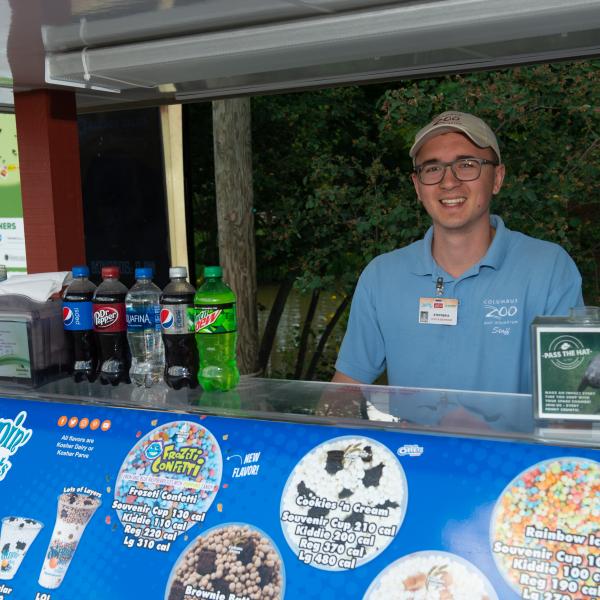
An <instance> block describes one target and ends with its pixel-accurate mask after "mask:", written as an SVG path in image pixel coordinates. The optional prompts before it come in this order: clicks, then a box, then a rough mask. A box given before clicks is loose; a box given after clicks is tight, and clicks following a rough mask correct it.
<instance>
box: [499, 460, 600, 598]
mask: <svg viewBox="0 0 600 600" xmlns="http://www.w3.org/2000/svg"><path fill="white" fill-rule="evenodd" d="M490 537H491V545H492V548H491V549H492V554H493V555H494V558H495V560H496V564H497V566H498V569H499V570H500V572H501V573H502V575H503V576H504V578H505V579H506V581H507V582H508V584H509V585H510V586H511V587H512V588H513V589H514V590H515V592H517V594H519V596H520V597H521V598H527V599H531V600H536V599H540V600H544V599H545V598H551V599H554V598H559V599H560V600H579V599H581V598H597V597H600V464H598V463H597V462H595V461H593V460H589V459H585V458H579V457H562V458H555V459H551V460H547V461H543V462H540V463H537V464H536V465H533V466H532V467H530V468H529V469H527V470H526V471H524V472H523V473H521V474H520V475H518V476H517V477H516V478H515V479H514V480H513V481H512V482H511V483H510V484H509V485H508V486H507V487H506V489H505V490H504V492H503V493H502V495H501V496H500V498H499V499H498V502H497V504H496V507H495V509H494V513H493V515H492V523H491V531H490Z"/></svg>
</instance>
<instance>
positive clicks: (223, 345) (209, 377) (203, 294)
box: [194, 267, 240, 392]
mask: <svg viewBox="0 0 600 600" xmlns="http://www.w3.org/2000/svg"><path fill="white" fill-rule="evenodd" d="M222 276H223V271H222V270H221V267H205V268H204V283H203V284H202V285H201V286H200V287H199V288H198V290H197V291H196V295H195V296H194V331H195V332H196V345H197V346H198V354H199V358H200V368H199V369H198V381H199V382H200V385H201V386H202V389H203V390H205V391H207V392H212V391H221V392H224V391H227V390H231V389H233V388H234V387H235V386H236V385H237V384H238V381H239V380H240V373H239V371H238V368H237V364H236V342H237V321H236V316H235V294H234V293H233V292H232V291H231V289H230V288H229V287H228V286H227V285H226V284H225V283H223V280H222Z"/></svg>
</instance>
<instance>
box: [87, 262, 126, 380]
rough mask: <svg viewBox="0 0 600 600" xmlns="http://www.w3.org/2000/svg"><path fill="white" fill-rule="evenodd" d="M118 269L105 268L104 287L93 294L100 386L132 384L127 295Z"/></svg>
mask: <svg viewBox="0 0 600 600" xmlns="http://www.w3.org/2000/svg"><path fill="white" fill-rule="evenodd" d="M119 276H120V271H119V267H102V283H101V284H100V285H99V286H98V287H97V288H96V291H95V292H94V298H93V304H92V314H93V319H94V333H95V335H96V340H97V344H98V377H99V379H100V383H102V384H107V383H110V384H111V385H117V384H118V383H120V382H121V381H122V382H124V383H129V367H130V365H131V357H130V353H129V346H128V344H127V320H126V316H125V295H126V294H127V288H126V287H125V286H124V285H123V284H122V283H121V282H120V281H119Z"/></svg>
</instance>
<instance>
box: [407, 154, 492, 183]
mask: <svg viewBox="0 0 600 600" xmlns="http://www.w3.org/2000/svg"><path fill="white" fill-rule="evenodd" d="M499 164H500V163H498V162H496V161H493V160H487V159H485V158H459V159H457V160H453V161H452V162H447V163H444V162H431V163H426V164H424V165H419V166H418V167H415V173H416V174H417V177H418V178H419V181H420V182H421V183H423V184H425V185H435V184H436V183H439V182H440V181H442V179H444V175H445V174H446V167H450V170H451V171H452V174H453V175H454V177H456V179H458V180H459V181H473V180H475V179H477V178H478V177H479V176H480V175H481V166H482V165H494V166H495V167H497V166H498V165H499Z"/></svg>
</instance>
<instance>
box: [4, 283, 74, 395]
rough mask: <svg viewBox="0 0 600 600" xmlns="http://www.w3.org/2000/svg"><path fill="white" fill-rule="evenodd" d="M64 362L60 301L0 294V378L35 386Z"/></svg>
mask: <svg viewBox="0 0 600 600" xmlns="http://www.w3.org/2000/svg"><path fill="white" fill-rule="evenodd" d="M68 364H69V352H68V347H67V344H66V339H65V333H64V330H63V320H62V303H61V301H60V300H48V301H46V302H36V301H34V300H31V299H30V298H28V297H27V296H21V295H17V294H14V295H5V296H0V381H4V382H11V383H15V384H19V385H25V386H33V387H35V386H38V385H42V384H44V383H46V382H47V381H49V380H50V379H53V378H54V377H56V376H58V375H61V374H64V373H65V372H66V370H67V367H68Z"/></svg>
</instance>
